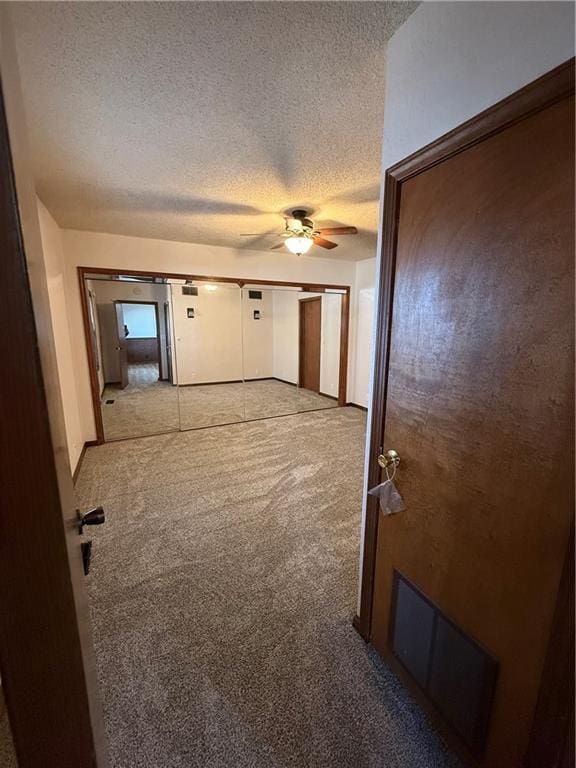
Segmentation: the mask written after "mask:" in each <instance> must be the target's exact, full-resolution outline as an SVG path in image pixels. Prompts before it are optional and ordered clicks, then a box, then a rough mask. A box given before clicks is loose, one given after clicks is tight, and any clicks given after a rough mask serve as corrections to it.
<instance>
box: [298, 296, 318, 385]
mask: <svg viewBox="0 0 576 768" xmlns="http://www.w3.org/2000/svg"><path fill="white" fill-rule="evenodd" d="M311 301H319V302H320V342H319V344H320V346H319V349H318V354H319V356H320V361H319V365H320V366H321V363H322V296H311V297H310V298H309V299H298V386H299V387H301V386H302V368H303V366H302V358H303V354H304V346H305V344H304V334H303V332H302V331H303V326H304V323H303V322H302V313H303V307H304V304H307V303H309V302H311ZM320 373H321V371H320ZM320 373H319V374H318V394H321V392H320Z"/></svg>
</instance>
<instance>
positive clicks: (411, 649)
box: [391, 571, 498, 755]
mask: <svg viewBox="0 0 576 768" xmlns="http://www.w3.org/2000/svg"><path fill="white" fill-rule="evenodd" d="M391 614H392V615H391V618H392V622H391V638H392V651H393V653H394V655H395V656H396V658H397V659H398V661H399V662H400V663H401V664H402V666H403V667H404V668H405V669H406V670H407V672H408V673H409V674H410V676H411V677H412V678H413V679H414V680H415V681H416V682H417V683H418V685H419V687H420V688H421V689H422V690H423V692H424V693H425V694H426V696H427V697H428V698H429V699H430V700H431V701H432V702H433V703H434V704H435V706H436V707H437V709H438V710H439V711H440V713H441V714H442V715H443V717H444V719H445V720H446V721H447V722H448V723H449V725H450V726H451V727H452V728H453V729H454V730H455V731H456V732H457V733H458V735H459V736H460V737H461V738H462V739H463V741H464V742H465V743H466V744H467V746H468V747H470V749H471V750H472V751H473V752H474V753H475V755H481V754H482V752H483V750H484V746H485V742H486V736H487V733H488V724H489V720H490V712H491V709H492V700H493V697H494V689H495V686H496V676H497V673H498V662H497V661H496V660H495V659H494V657H493V656H491V655H490V654H489V653H488V652H487V651H486V650H485V649H484V648H482V646H480V645H479V644H478V643H477V642H476V641H475V640H473V639H472V638H471V637H470V636H469V635H467V634H466V633H465V632H463V631H462V630H461V629H460V627H458V626H456V624H454V623H453V622H452V621H450V620H449V619H447V618H446V617H445V616H444V615H443V614H442V612H441V611H440V610H439V609H438V608H437V607H436V606H435V605H434V604H433V603H432V602H430V600H428V598H427V597H426V596H425V595H423V594H422V592H420V591H419V590H418V589H417V588H416V587H415V586H414V585H413V584H411V583H410V582H409V581H408V580H407V579H405V578H404V576H402V575H401V574H400V573H398V571H394V589H393V597H392V607H391Z"/></svg>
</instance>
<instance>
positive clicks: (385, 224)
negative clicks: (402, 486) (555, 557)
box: [353, 58, 574, 743]
mask: <svg viewBox="0 0 576 768" xmlns="http://www.w3.org/2000/svg"><path fill="white" fill-rule="evenodd" d="M573 94H574V58H572V59H570V60H569V61H567V62H565V63H564V64H561V65H560V66H558V67H556V68H555V69H553V70H552V71H550V72H548V73H546V74H545V75H543V76H542V77H540V78H538V79H537V80H535V81H534V82H532V83H530V84H528V85H526V86H525V87H523V88H522V89H520V90H519V91H517V92H516V93H514V94H512V95H511V96H508V97H507V98H506V99H504V100H502V101H500V102H498V103H497V104H495V105H494V106H492V107H490V108H489V109H487V110H485V111H484V112H481V113H480V114H479V115H477V116H475V117H474V118H472V119H471V120H468V121H467V122H465V123H463V124H462V125H460V126H458V127H457V128H455V129H454V130H452V131H450V132H449V133H447V134H445V135H444V136H442V137H440V138H439V139H437V140H436V141H434V142H432V143H431V144H428V145H426V146H425V147H423V148H422V149H420V150H418V151H417V152H415V153H413V154H412V155H410V156H409V157H407V158H405V159H404V160H402V161H400V162H399V163H397V164H395V165H394V166H392V167H390V168H389V169H387V171H386V173H385V181H384V207H383V213H382V241H381V260H380V270H379V275H378V280H377V286H376V289H377V296H378V309H377V320H376V339H375V359H374V386H373V393H372V407H371V420H370V425H371V431H370V450H369V457H368V487H369V488H370V487H373V486H375V485H377V484H378V483H379V482H380V472H381V470H380V467H379V465H378V461H377V457H378V455H379V454H380V453H382V451H383V447H384V441H385V410H386V409H385V404H386V398H387V379H388V366H389V358H390V332H391V322H392V312H393V297H394V280H395V268H396V249H397V241H398V223H399V215H400V200H401V190H402V184H403V182H405V181H407V180H408V179H411V178H413V177H414V176H416V175H418V174H420V173H423V172H425V171H427V170H429V169H430V168H432V167H434V166H435V165H437V164H438V163H441V162H443V161H444V160H447V159H449V158H450V157H453V156H454V155H457V154H459V153H460V152H463V151H465V150H467V149H469V148H470V147H472V146H474V145H476V144H479V143H480V142H482V141H484V140H485V139H487V138H489V137H490V136H493V135H495V134H497V133H500V132H501V131H504V130H506V129H507V128H509V127H511V126H512V125H514V124H516V123H518V122H520V121H521V120H525V119H527V118H529V117H531V116H532V115H534V114H535V113H537V112H540V111H542V110H544V109H546V108H547V107H549V106H551V105H553V104H555V103H557V102H559V101H562V100H563V99H565V98H567V97H570V96H572V95H573ZM378 519H379V516H378V500H377V499H376V498H375V497H373V496H367V499H366V519H365V522H364V546H363V553H362V554H363V560H362V573H361V595H360V610H359V613H358V614H357V615H356V616H355V617H354V620H353V623H354V626H355V627H356V629H357V630H358V632H359V633H360V634H361V635H362V637H363V638H364V639H365V640H366V641H367V642H370V640H371V635H372V607H373V597H374V580H375V566H376V544H377V536H378ZM567 623H568V617H566V616H564V621H557V622H556V623H555V631H553V633H552V635H553V636H552V637H551V639H550V643H551V647H554V644H557V643H561V642H562V640H561V638H559V637H558V635H559V634H560V635H562V634H563V633H564V632H565V626H566V624H567ZM557 662H558V663H560V660H558V659H557ZM552 674H553V672H552V671H551V670H550V669H549V668H547V669H546V670H545V675H547V676H550V675H552ZM571 682H572V684H573V680H572V681H571ZM568 684H569V683H568ZM545 685H546V680H545V679H543V680H542V686H545ZM538 731H539V724H538V723H537V722H535V724H534V731H533V734H532V742H533V743H535V742H534V740H535V739H536V738H538V736H537V734H538Z"/></svg>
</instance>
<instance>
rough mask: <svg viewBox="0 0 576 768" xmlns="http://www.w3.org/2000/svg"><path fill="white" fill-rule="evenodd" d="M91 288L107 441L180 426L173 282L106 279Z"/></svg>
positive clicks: (92, 325) (92, 282)
mask: <svg viewBox="0 0 576 768" xmlns="http://www.w3.org/2000/svg"><path fill="white" fill-rule="evenodd" d="M86 289H87V298H88V302H87V303H88V314H89V322H90V328H91V331H92V333H91V337H92V338H91V342H92V348H93V352H94V356H95V359H96V369H97V378H98V386H99V392H100V402H101V411H102V421H103V426H104V436H105V439H106V440H118V439H122V438H126V437H137V436H140V435H150V434H156V433H161V432H169V431H172V430H177V429H178V428H179V418H178V398H177V393H176V391H175V389H174V388H173V387H172V385H171V384H170V379H171V376H172V371H171V360H170V353H169V335H168V322H167V310H166V308H167V304H168V299H169V294H168V286H166V285H164V284H161V283H154V282H145V281H130V280H119V279H106V278H105V277H104V278H94V279H89V280H86Z"/></svg>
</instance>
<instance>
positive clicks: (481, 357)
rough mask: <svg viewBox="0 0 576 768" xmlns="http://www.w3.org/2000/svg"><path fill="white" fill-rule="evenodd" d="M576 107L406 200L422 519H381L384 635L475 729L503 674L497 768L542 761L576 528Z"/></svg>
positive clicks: (402, 292)
mask: <svg viewBox="0 0 576 768" xmlns="http://www.w3.org/2000/svg"><path fill="white" fill-rule="evenodd" d="M573 109H574V100H573V98H565V99H563V100H561V101H559V102H557V103H555V104H553V105H552V106H548V107H546V108H544V109H542V110H541V111H539V112H538V113H536V114H533V115H532V116H530V117H526V118H525V119H522V120H521V121H520V122H516V123H515V124H513V125H511V126H510V127H508V128H506V129H505V130H502V131H501V132H499V133H497V134H495V135H493V134H492V135H489V136H488V137H487V138H485V139H484V140H483V141H480V142H479V143H476V144H475V145H474V146H472V147H470V148H469V149H466V150H464V151H461V152H460V153H459V154H456V155H454V156H451V157H449V158H448V159H446V160H444V161H443V162H440V163H438V164H436V165H434V166H433V167H431V168H428V169H427V170H425V171H424V172H422V173H419V174H418V175H414V176H413V177H412V178H409V179H408V180H406V181H404V182H403V183H402V189H401V197H400V203H399V223H398V240H397V248H396V265H395V279H394V291H393V305H392V306H393V309H392V313H391V333H390V347H389V349H390V358H389V367H388V381H387V400H386V417H385V432H384V434H385V444H384V446H383V447H384V449H385V450H388V449H391V448H393V449H395V450H396V451H397V452H398V453H399V455H400V459H401V463H400V465H399V470H398V474H397V485H398V488H399V490H400V492H401V493H402V495H403V498H404V501H405V505H406V509H405V511H403V512H401V513H399V514H397V515H391V516H383V515H381V516H380V517H379V521H378V537H377V549H376V568H375V582H374V597H373V613H372V640H373V643H374V644H375V646H376V647H377V648H378V649H379V650H380V651H381V653H382V654H384V655H391V656H392V657H395V658H396V659H399V660H400V661H401V662H402V664H403V666H404V668H405V669H407V670H408V672H409V674H410V675H411V676H412V677H413V678H414V679H415V680H416V681H417V683H418V685H419V686H420V687H421V688H423V689H424V690H425V692H426V694H425V695H426V696H427V697H428V698H430V699H431V700H433V701H434V702H435V705H436V706H437V707H438V709H439V710H440V711H441V712H442V713H443V715H445V716H446V717H447V719H448V720H449V721H450V722H451V723H452V724H454V723H456V724H457V725H458V727H460V728H462V729H463V730H465V729H466V728H468V727H469V726H470V728H471V729H472V730H474V727H475V724H474V722H472V721H473V720H474V718H476V717H481V716H482V715H483V713H485V712H486V711H487V710H488V709H489V708H490V707H489V705H490V701H486V700H484V701H483V703H482V702H481V701H480V700H481V698H482V697H483V696H484V697H485V698H486V696H489V695H490V694H489V688H490V680H489V679H488V678H490V674H491V671H493V668H492V667H491V662H490V659H489V658H488V657H492V658H493V659H495V660H496V662H497V665H498V672H497V681H496V686H495V695H494V701H493V707H492V713H491V718H490V720H489V726H488V735H487V742H486V750H485V754H484V756H483V757H480V758H479V762H480V763H481V764H482V765H484V766H490V768H518V767H519V766H520V765H521V764H522V760H523V756H524V754H525V751H526V749H527V746H528V740H529V734H530V728H531V725H532V720H533V716H534V711H535V706H536V701H537V697H538V691H539V686H540V681H541V676H542V669H543V664H544V660H545V657H546V650H547V645H548V641H549V636H550V632H551V625H552V620H553V615H554V609H555V604H556V597H557V592H558V586H559V582H560V577H561V573H562V565H563V561H564V555H565V552H566V549H567V545H568V541H569V537H570V531H571V527H572V525H573V484H574V480H573V467H574V456H573V448H572V443H573V425H574V417H573V378H574V367H573V322H574V321H573V301H574V296H573V289H574V266H573V259H574V225H573V219H574V187H573V172H574V144H573V140H574V117H573ZM402 577H404V579H406V580H407V581H404V582H401V590H403V591H402V594H401V595H400V597H401V598H402V600H405V603H404V604H403V607H402V611H403V614H402V615H400V614H399V610H400V609H399V607H398V605H399V603H398V601H399V599H400V598H399V594H398V581H397V580H398V578H400V579H402ZM410 585H412V586H410ZM412 587H414V588H415V589H416V590H417V591H419V592H420V593H422V594H420V595H419V594H418V592H414V591H411V589H412ZM393 595H394V599H393ZM411 601H412V602H411ZM427 601H430V602H431V604H432V606H433V607H431V605H430V603H429V602H427ZM436 609H437V610H436ZM411 611H412V613H411ZM430 611H431V612H430ZM427 617H429V618H430V624H429V626H428V625H427V624H426V622H427V621H428V618H427ZM415 619H416V620H415ZM411 621H412V630H411V632H410V631H409V632H407V633H406V635H405V637H404V639H402V640H400V641H399V639H398V638H399V633H400V631H401V630H402V631H404V630H406V627H409V626H410V622H411ZM434 622H436V624H434ZM441 632H442V635H441ZM427 633H428V634H427ZM462 638H464V639H466V642H468V641H472V642H476V643H478V644H480V645H479V646H475V645H467V646H466V647H464V646H463V645H460V640H461V639H462ZM398 643H399V645H398ZM434 643H436V646H434ZM438 644H440V646H441V647H439V645H438ZM475 653H477V657H476V656H474V654H475ZM485 653H486V654H487V656H483V654H485ZM410 654H412V657H411V656H410ZM467 654H468V655H467ZM476 658H477V660H478V664H476V662H475V661H474V659H476ZM475 664H476V666H475ZM459 665H460V666H459ZM467 665H469V666H467ZM466 670H472V672H473V673H474V674H478V686H477V689H476V690H474V686H473V685H463V684H462V683H463V680H462V678H463V677H464V676H465V675H466V674H467V672H466ZM485 673H487V679H484V680H483V679H482V675H483V674H485ZM438 680H439V681H441V682H440V685H437V682H438ZM435 681H436V688H434V686H435ZM466 682H467V683H470V680H469V679H468V680H467V681H466ZM483 686H484V687H483ZM487 691H488V693H487ZM468 695H469V697H470V698H469V699H468V698H467V696H468ZM474 697H477V698H476V699H475V700H473V699H474ZM478 697H479V698H478ZM456 707H457V708H458V710H459V711H454V710H455V708H456ZM474 707H476V710H474ZM467 708H470V711H468V710H467ZM462 732H463V731H462ZM462 732H461V733H462ZM469 735H470V734H468V736H469ZM468 736H467V738H468ZM541 765H542V766H543V768H544V763H542V764H541ZM550 765H552V763H550ZM554 765H555V763H554ZM546 766H548V763H546Z"/></svg>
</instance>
